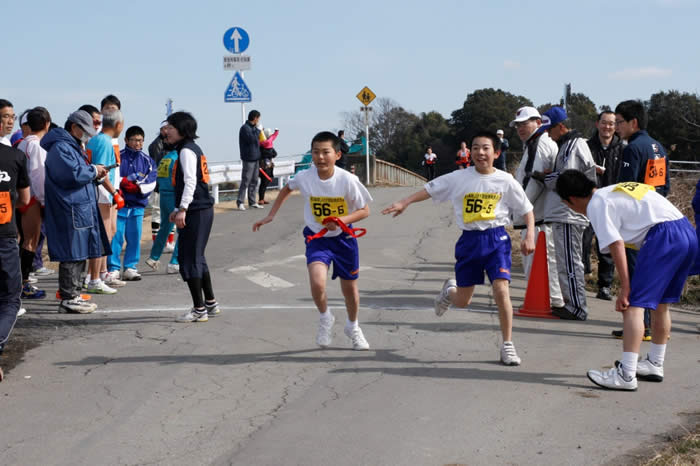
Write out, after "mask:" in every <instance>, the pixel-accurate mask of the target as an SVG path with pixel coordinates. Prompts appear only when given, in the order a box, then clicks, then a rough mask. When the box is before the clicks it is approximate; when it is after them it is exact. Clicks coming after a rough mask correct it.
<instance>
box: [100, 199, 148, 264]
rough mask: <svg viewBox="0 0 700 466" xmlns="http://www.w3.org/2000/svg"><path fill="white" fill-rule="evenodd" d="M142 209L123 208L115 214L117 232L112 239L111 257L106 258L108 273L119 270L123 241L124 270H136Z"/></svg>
mask: <svg viewBox="0 0 700 466" xmlns="http://www.w3.org/2000/svg"><path fill="white" fill-rule="evenodd" d="M143 211H144V208H143V207H124V208H122V209H120V210H119V212H118V214H117V231H116V233H115V234H114V238H112V255H111V256H109V258H108V261H107V262H108V268H109V271H110V272H113V271H115V270H116V271H120V270H121V260H120V258H119V256H121V253H122V246H123V245H124V239H126V250H125V251H124V269H136V266H137V265H138V263H139V259H140V258H141V231H142V228H143Z"/></svg>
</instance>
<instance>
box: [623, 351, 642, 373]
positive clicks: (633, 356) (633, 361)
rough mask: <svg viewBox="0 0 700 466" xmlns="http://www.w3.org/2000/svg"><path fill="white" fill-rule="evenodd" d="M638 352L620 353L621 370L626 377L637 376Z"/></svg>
mask: <svg viewBox="0 0 700 466" xmlns="http://www.w3.org/2000/svg"><path fill="white" fill-rule="evenodd" d="M638 359H639V354H637V353H631V352H623V353H622V361H621V364H622V371H623V373H624V375H625V376H626V377H631V378H635V377H636V376H637V360H638Z"/></svg>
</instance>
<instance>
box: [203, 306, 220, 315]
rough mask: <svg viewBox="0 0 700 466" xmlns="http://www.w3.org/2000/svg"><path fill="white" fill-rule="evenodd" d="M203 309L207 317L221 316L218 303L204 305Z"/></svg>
mask: <svg viewBox="0 0 700 466" xmlns="http://www.w3.org/2000/svg"><path fill="white" fill-rule="evenodd" d="M204 308H205V309H206V310H207V315H209V316H211V317H215V316H218V315H219V314H221V309H219V303H214V304H207V303H204Z"/></svg>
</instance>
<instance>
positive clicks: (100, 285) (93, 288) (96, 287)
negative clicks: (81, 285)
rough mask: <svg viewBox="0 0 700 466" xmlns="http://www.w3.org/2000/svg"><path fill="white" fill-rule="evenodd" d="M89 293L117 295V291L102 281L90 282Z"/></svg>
mask: <svg viewBox="0 0 700 466" xmlns="http://www.w3.org/2000/svg"><path fill="white" fill-rule="evenodd" d="M87 292H88V293H93V294H116V293H117V290H115V289H114V288H111V287H110V286H109V285H107V284H105V282H103V281H102V280H100V279H97V280H90V282H89V283H88V286H87Z"/></svg>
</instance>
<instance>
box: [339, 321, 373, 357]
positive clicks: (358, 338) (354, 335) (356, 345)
mask: <svg viewBox="0 0 700 466" xmlns="http://www.w3.org/2000/svg"><path fill="white" fill-rule="evenodd" d="M344 333H345V335H346V336H347V337H348V338H350V340H352V349H354V350H355V351H365V350H368V349H369V343H367V340H365V336H364V334H363V333H362V329H361V328H360V326H359V325H355V326H353V327H347V326H346V327H345V329H344Z"/></svg>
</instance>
